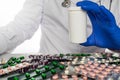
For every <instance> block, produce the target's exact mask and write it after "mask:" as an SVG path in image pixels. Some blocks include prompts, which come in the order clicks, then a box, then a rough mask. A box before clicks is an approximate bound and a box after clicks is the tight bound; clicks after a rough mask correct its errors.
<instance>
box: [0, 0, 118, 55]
mask: <svg viewBox="0 0 120 80" xmlns="http://www.w3.org/2000/svg"><path fill="white" fill-rule="evenodd" d="M78 1H79V0H72V2H74V3H77V2H78ZM91 1H93V2H96V3H97V4H101V5H104V6H105V7H106V8H107V9H109V8H111V9H110V11H111V12H112V13H113V15H114V16H115V18H116V22H117V25H120V20H119V19H120V13H119V12H120V9H119V3H120V1H119V0H113V1H112V3H110V1H111V0H100V2H99V1H98V0H97V1H96V0H95V1H94V0H91ZM62 2H64V0H26V2H25V4H24V6H23V9H22V10H21V11H20V12H19V13H18V14H17V15H16V17H15V19H14V20H13V21H12V22H10V23H9V24H7V25H6V26H4V27H0V53H4V52H7V51H9V50H12V49H14V48H16V47H17V46H18V45H19V44H21V43H22V42H24V41H25V40H27V39H30V38H31V37H32V35H33V34H34V33H35V31H36V30H37V29H38V27H39V24H41V31H42V37H41V43H40V46H41V48H40V52H41V53H47V54H59V53H79V52H90V53H91V52H99V51H100V52H103V51H104V50H105V49H106V48H107V47H102V46H97V45H90V46H89V47H88V46H82V45H80V44H74V43H71V42H70V41H69V34H68V10H67V8H64V7H62V5H61V3H62ZM116 4H118V5H116ZM87 26H88V27H87V32H88V36H90V34H91V33H92V27H91V26H92V25H91V24H90V21H89V19H88V25H87ZM31 46H32V45H31ZM100 47H101V48H100Z"/></svg>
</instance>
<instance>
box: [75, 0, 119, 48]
mask: <svg viewBox="0 0 120 80" xmlns="http://www.w3.org/2000/svg"><path fill="white" fill-rule="evenodd" d="M77 6H81V8H82V9H83V10H85V11H87V14H88V16H89V18H90V21H91V23H92V27H93V32H92V34H91V35H90V36H89V37H88V39H87V42H85V43H83V44H81V45H83V46H98V47H101V48H109V49H116V50H118V49H120V28H119V27H118V26H117V24H116V21H115V18H114V16H113V14H112V13H111V12H110V11H109V10H108V9H106V8H105V7H104V6H99V5H97V4H96V3H94V2H91V1H82V2H78V3H77Z"/></svg>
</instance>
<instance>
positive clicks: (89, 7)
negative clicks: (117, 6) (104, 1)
mask: <svg viewBox="0 0 120 80" xmlns="http://www.w3.org/2000/svg"><path fill="white" fill-rule="evenodd" d="M76 5H77V6H80V7H81V8H82V9H83V10H85V11H92V12H94V13H99V12H100V9H99V6H98V4H96V3H94V2H91V1H81V2H78V3H77V4H76Z"/></svg>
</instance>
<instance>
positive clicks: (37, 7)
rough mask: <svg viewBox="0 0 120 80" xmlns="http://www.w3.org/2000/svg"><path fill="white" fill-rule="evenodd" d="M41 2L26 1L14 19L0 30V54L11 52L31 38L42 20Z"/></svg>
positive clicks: (34, 0) (36, 0)
mask: <svg viewBox="0 0 120 80" xmlns="http://www.w3.org/2000/svg"><path fill="white" fill-rule="evenodd" d="M42 5H43V0H26V2H25V4H24V6H23V9H22V10H21V11H20V12H19V13H18V14H17V15H16V17H15V19H14V20H13V21H12V22H10V23H9V24H7V25H6V26H4V27H1V28H0V53H4V52H6V51H9V50H12V49H13V48H15V47H16V46H17V45H19V44H21V43H22V42H23V41H24V40H26V39H29V38H31V37H32V35H33V34H34V32H35V31H36V30H37V29H38V27H39V24H40V22H41V18H42V16H41V15H42V8H43V7H42Z"/></svg>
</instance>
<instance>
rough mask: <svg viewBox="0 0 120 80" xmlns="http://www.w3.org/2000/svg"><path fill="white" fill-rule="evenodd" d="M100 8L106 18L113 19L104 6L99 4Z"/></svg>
mask: <svg viewBox="0 0 120 80" xmlns="http://www.w3.org/2000/svg"><path fill="white" fill-rule="evenodd" d="M100 9H101V11H102V12H103V13H104V14H105V16H106V17H107V19H108V20H110V21H115V18H114V16H113V14H112V13H111V12H110V11H109V10H108V9H106V8H105V7H104V6H100Z"/></svg>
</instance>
